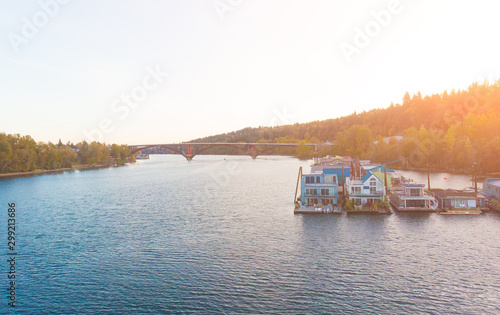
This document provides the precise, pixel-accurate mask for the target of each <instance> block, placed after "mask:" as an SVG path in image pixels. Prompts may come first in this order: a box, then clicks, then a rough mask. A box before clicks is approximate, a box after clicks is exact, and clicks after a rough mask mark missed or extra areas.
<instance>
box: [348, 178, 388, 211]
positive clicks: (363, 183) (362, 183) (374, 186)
mask: <svg viewBox="0 0 500 315" xmlns="http://www.w3.org/2000/svg"><path fill="white" fill-rule="evenodd" d="M347 192H348V194H349V199H350V200H352V201H353V202H354V204H355V205H357V206H362V205H365V204H372V203H375V202H377V200H380V201H385V199H386V194H385V185H384V183H383V182H382V180H381V179H380V178H378V177H377V176H375V174H373V173H372V172H371V171H365V174H364V175H363V176H362V177H359V176H356V174H352V175H351V176H350V177H349V178H348V179H347Z"/></svg>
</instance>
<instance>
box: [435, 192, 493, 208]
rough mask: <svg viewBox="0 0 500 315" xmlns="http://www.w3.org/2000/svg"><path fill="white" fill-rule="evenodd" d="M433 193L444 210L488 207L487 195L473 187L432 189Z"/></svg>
mask: <svg viewBox="0 0 500 315" xmlns="http://www.w3.org/2000/svg"><path fill="white" fill-rule="evenodd" d="M431 193H432V195H433V196H434V197H435V198H436V200H437V202H438V207H439V208H440V209H442V210H453V209H476V208H486V196H484V195H483V194H482V193H478V194H477V195H476V192H475V191H474V190H473V189H465V190H457V189H432V191H431Z"/></svg>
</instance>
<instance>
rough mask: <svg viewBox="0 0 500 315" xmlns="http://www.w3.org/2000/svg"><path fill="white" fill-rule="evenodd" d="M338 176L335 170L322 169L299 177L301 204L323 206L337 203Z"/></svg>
mask: <svg viewBox="0 0 500 315" xmlns="http://www.w3.org/2000/svg"><path fill="white" fill-rule="evenodd" d="M338 186H339V178H338V176H337V172H335V170H330V169H322V170H320V171H316V172H311V173H310V174H304V175H302V178H301V183H300V187H301V189H300V191H301V200H300V204H301V206H313V207H319V206H325V205H329V204H333V205H336V204H337V203H338Z"/></svg>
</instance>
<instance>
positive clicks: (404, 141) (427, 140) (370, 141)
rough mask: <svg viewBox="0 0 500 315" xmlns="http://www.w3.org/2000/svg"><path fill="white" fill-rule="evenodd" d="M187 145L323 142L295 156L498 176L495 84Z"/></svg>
mask: <svg viewBox="0 0 500 315" xmlns="http://www.w3.org/2000/svg"><path fill="white" fill-rule="evenodd" d="M396 136H397V137H396ZM193 141H196V142H289V143H292V142H293V143H303V144H305V143H320V142H321V143H325V142H329V143H330V144H328V145H326V146H325V145H323V146H322V147H320V149H319V151H314V149H311V148H310V147H306V146H304V145H303V146H299V147H298V148H297V149H296V150H295V154H296V155H297V156H299V157H310V156H312V155H320V156H321V155H325V154H332V155H351V156H353V157H356V158H360V159H370V160H373V161H375V162H387V161H391V160H394V159H398V158H400V157H405V159H406V161H407V165H408V166H410V167H415V168H419V167H422V168H423V167H427V166H429V167H432V168H436V169H446V170H450V171H458V170H467V171H468V170H471V169H472V167H475V168H476V170H478V171H480V172H494V171H500V163H498V159H497V158H498V156H500V80H498V81H496V82H493V83H490V82H483V83H477V82H475V83H473V84H471V85H470V86H469V87H468V88H467V89H463V90H457V91H455V90H451V91H450V92H448V91H444V92H443V93H441V94H433V95H428V96H425V97H423V96H422V95H421V93H420V92H418V93H416V94H414V95H413V96H411V95H410V94H409V93H408V92H406V93H405V95H404V97H403V99H402V102H401V104H399V103H398V104H392V103H391V104H390V106H389V107H387V108H383V109H380V108H379V109H373V110H370V111H364V112H361V113H356V112H354V113H353V114H351V115H348V116H344V117H340V118H336V119H327V120H324V121H314V122H310V123H304V124H298V123H297V124H294V125H284V126H276V127H258V128H244V129H242V130H238V131H234V132H230V133H225V134H221V135H215V136H211V137H206V138H201V139H196V140H193ZM221 150H224V148H219V149H218V151H219V153H222V152H220V151H221ZM225 150H228V149H227V148H226V149H225ZM278 150H279V149H278ZM288 150H289V149H288ZM269 153H270V154H279V153H278V152H277V151H276V152H269Z"/></svg>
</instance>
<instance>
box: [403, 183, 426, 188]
mask: <svg viewBox="0 0 500 315" xmlns="http://www.w3.org/2000/svg"><path fill="white" fill-rule="evenodd" d="M401 186H403V187H405V188H423V187H425V185H424V184H416V183H402V184H401Z"/></svg>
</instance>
